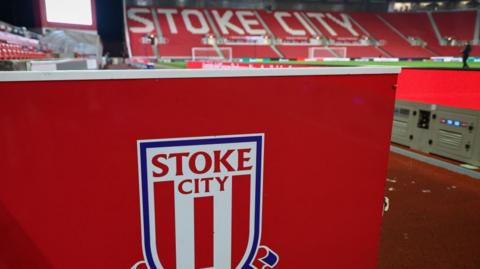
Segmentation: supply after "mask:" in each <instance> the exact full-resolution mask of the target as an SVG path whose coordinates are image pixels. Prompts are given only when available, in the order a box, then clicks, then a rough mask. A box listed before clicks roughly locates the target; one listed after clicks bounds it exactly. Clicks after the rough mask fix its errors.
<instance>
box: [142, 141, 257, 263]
mask: <svg viewBox="0 0 480 269" xmlns="http://www.w3.org/2000/svg"><path fill="white" fill-rule="evenodd" d="M263 144H264V136H263V134H252V135H238V136H221V137H218V136H216V137H196V138H182V139H159V140H141V141H138V157H139V179H140V182H139V183H140V200H141V213H142V216H141V220H142V243H143V253H144V258H145V263H146V264H147V265H148V267H149V268H165V269H171V268H178V269H196V268H255V266H254V265H253V264H254V260H255V258H256V254H257V250H258V248H259V243H260V229H261V227H260V226H261V214H262V212H261V204H262V181H263Z"/></svg>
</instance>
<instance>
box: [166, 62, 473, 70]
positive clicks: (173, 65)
mask: <svg viewBox="0 0 480 269" xmlns="http://www.w3.org/2000/svg"><path fill="white" fill-rule="evenodd" d="M265 63H272V64H276V63H279V64H308V65H321V66H324V65H327V66H366V65H376V66H379V65H380V66H402V67H421V68H459V69H460V68H462V63H455V62H447V63H444V62H433V61H422V62H421V61H400V62H355V61H350V62H304V61H265ZM469 65H470V68H480V62H476V63H474V62H470V63H469ZM158 68H186V63H185V62H183V61H176V62H170V63H168V62H161V63H159V64H158Z"/></svg>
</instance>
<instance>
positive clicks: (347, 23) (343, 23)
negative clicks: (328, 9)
mask: <svg viewBox="0 0 480 269" xmlns="http://www.w3.org/2000/svg"><path fill="white" fill-rule="evenodd" d="M327 17H328V18H329V19H331V20H332V21H334V22H336V23H337V24H338V25H340V26H342V27H343V28H345V29H347V30H348V31H349V32H350V33H351V34H352V35H353V36H358V33H357V31H355V29H353V27H352V23H351V22H350V19H349V17H348V16H347V15H346V14H343V13H342V14H340V17H342V20H339V19H337V18H335V17H334V16H333V15H332V14H330V13H327Z"/></svg>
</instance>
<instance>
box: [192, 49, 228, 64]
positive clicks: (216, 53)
mask: <svg viewBox="0 0 480 269" xmlns="http://www.w3.org/2000/svg"><path fill="white" fill-rule="evenodd" d="M192 60H193V61H228V62H231V61H232V48H230V47H222V48H221V47H193V48H192Z"/></svg>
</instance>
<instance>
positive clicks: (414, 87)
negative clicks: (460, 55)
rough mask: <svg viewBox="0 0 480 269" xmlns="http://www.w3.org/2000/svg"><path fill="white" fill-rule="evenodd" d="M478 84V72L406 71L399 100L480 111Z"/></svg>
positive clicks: (400, 88) (479, 74) (402, 78)
mask: <svg viewBox="0 0 480 269" xmlns="http://www.w3.org/2000/svg"><path fill="white" fill-rule="evenodd" d="M479 82H480V72H479V71H475V70H468V71H467V70H452V69H444V70H442V69H403V70H402V73H401V75H400V76H399V78H398V90H397V99H398V100H404V101H412V102H420V103H425V104H436V105H443V106H450V107H457V108H466V109H474V110H479V109H480V91H479V90H478V89H479Z"/></svg>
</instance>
